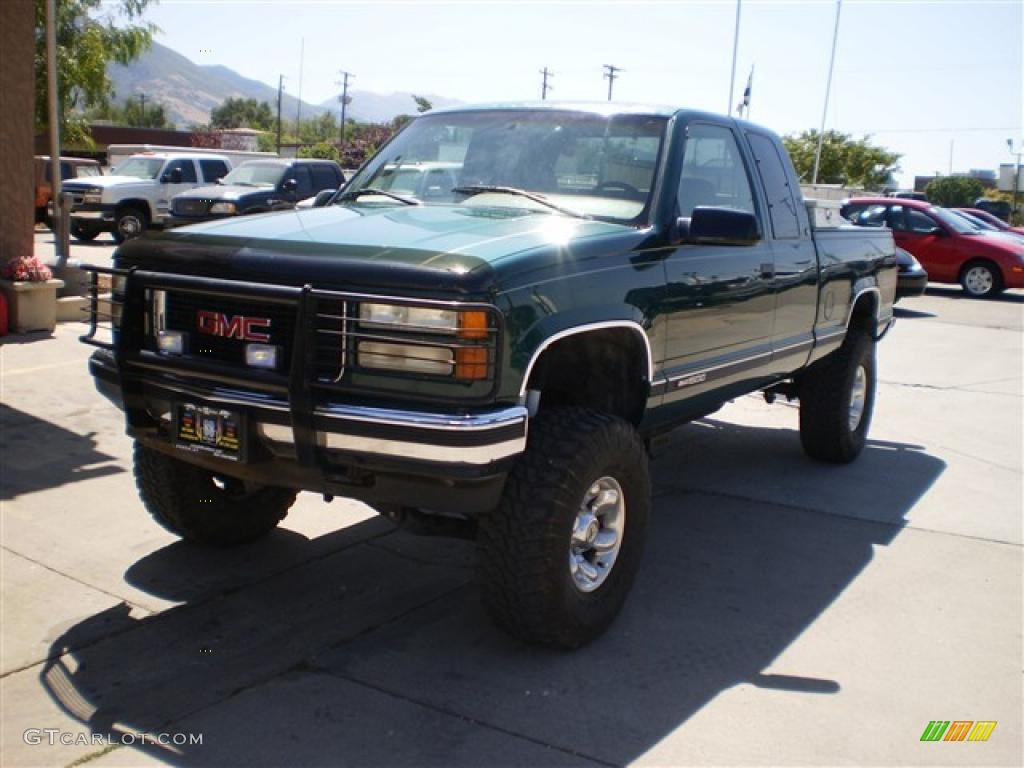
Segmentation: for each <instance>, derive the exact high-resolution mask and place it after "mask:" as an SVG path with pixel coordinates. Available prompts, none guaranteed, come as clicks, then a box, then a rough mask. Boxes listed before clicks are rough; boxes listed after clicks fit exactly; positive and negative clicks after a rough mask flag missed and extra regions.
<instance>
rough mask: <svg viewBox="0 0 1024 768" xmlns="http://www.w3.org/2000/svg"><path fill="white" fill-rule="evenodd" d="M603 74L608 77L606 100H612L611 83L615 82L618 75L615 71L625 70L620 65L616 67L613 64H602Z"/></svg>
mask: <svg viewBox="0 0 1024 768" xmlns="http://www.w3.org/2000/svg"><path fill="white" fill-rule="evenodd" d="M604 69H605V72H604V76H605V77H606V78H608V101H611V100H612V85H614V83H615V79H616V78H617V77H618V75H617V74H616V72H625V71H626V70H624V69H623V68H622V67H616V66H615V65H614V64H605V65H604Z"/></svg>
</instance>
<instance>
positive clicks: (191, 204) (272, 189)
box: [168, 160, 345, 226]
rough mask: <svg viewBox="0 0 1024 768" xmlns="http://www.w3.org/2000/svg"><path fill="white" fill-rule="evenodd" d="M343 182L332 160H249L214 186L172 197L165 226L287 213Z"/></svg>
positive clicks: (198, 188) (343, 177)
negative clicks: (259, 214) (233, 217)
mask: <svg viewBox="0 0 1024 768" xmlns="http://www.w3.org/2000/svg"><path fill="white" fill-rule="evenodd" d="M344 182H345V176H344V174H343V173H342V172H341V168H340V167H339V166H338V164H337V163H335V162H333V161H331V160H250V161H248V162H245V163H242V164H241V165H240V166H238V167H237V168H235V169H234V170H233V171H231V173H229V174H228V175H227V176H225V177H224V178H222V179H220V180H218V181H217V183H216V184H215V185H213V186H204V187H197V188H195V189H191V190H189V191H188V192H182V193H181V194H180V195H175V197H174V199H173V200H171V218H170V221H169V222H168V226H180V225H182V224H194V223H196V222H199V221H207V220H209V219H219V218H223V217H225V216H241V215H245V214H247V213H266V212H268V211H282V210H288V209H291V208H294V207H295V204H296V203H297V202H298V201H299V200H305V199H306V198H308V197H312V196H314V195H316V194H317V193H319V192H321V191H323V190H325V189H338V188H339V187H341V185H342V184H344Z"/></svg>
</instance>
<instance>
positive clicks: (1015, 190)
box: [1006, 139, 1024, 226]
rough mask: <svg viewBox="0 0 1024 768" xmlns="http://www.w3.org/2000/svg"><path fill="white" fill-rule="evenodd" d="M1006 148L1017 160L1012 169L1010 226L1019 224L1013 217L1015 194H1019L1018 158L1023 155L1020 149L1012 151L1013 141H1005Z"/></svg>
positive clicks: (1015, 201)
mask: <svg viewBox="0 0 1024 768" xmlns="http://www.w3.org/2000/svg"><path fill="white" fill-rule="evenodd" d="M1006 146H1008V147H1009V148H1010V154H1011V155H1013V156H1014V157H1016V159H1017V162H1016V164H1015V165H1014V167H1013V208H1012V210H1011V211H1010V221H1009V223H1010V225H1011V226H1012V225H1013V224H1014V223H1017V224H1019V223H1020V222H1019V221H1018V222H1015V221H1014V218H1013V217H1014V216H1016V215H1017V193H1018V192H1020V156H1021V155H1022V154H1024V152H1022V151H1021V149H1018V150H1017V151H1016V152H1014V151H1013V139H1007V140H1006Z"/></svg>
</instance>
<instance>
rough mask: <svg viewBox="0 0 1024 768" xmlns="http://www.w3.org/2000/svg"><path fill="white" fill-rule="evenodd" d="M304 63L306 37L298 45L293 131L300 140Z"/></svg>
mask: <svg viewBox="0 0 1024 768" xmlns="http://www.w3.org/2000/svg"><path fill="white" fill-rule="evenodd" d="M305 63H306V38H302V42H301V43H300V46H299V98H298V102H299V107H298V111H297V112H296V114H295V132H296V133H297V134H299V141H302V67H303V65H304V64H305Z"/></svg>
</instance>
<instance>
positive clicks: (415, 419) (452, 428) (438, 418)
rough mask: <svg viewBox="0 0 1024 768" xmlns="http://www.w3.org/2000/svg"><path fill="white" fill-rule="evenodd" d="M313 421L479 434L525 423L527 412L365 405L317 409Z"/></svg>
mask: <svg viewBox="0 0 1024 768" xmlns="http://www.w3.org/2000/svg"><path fill="white" fill-rule="evenodd" d="M313 416H314V418H316V417H326V418H330V419H339V420H342V421H360V422H364V423H370V424H387V425H392V426H398V427H410V428H413V429H435V430H444V431H447V432H478V431H481V430H487V429H499V428H501V427H507V426H510V425H513V424H519V423H525V422H526V419H527V416H528V412H527V410H526V408H525V407H523V406H521V405H516V406H513V407H511V408H503V409H501V410H498V411H487V412H485V413H467V414H452V413H429V412H422V411H398V410H394V409H391V408H369V407H366V406H353V405H331V406H327V407H326V408H317V409H316V410H315V411H314V412H313Z"/></svg>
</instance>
